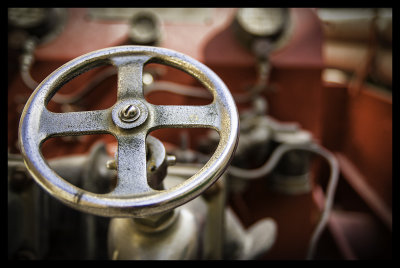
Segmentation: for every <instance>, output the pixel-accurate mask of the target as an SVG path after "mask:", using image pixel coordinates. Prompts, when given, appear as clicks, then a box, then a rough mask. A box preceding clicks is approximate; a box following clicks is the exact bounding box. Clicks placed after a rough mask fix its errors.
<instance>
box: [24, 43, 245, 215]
mask: <svg viewBox="0 0 400 268" xmlns="http://www.w3.org/2000/svg"><path fill="white" fill-rule="evenodd" d="M150 62H156V63H161V64H165V65H169V66H172V67H175V68H177V69H180V70H182V71H184V72H186V73H188V74H190V75H191V76H193V77H195V78H197V79H198V80H199V81H200V82H201V83H202V84H203V85H204V86H205V87H206V88H207V89H208V90H209V91H210V92H211V93H212V95H213V98H214V99H213V102H212V103H211V104H208V105H204V106H175V105H153V104H150V103H148V102H147V101H146V100H145V98H144V94H143V84H142V72H143V67H144V65H145V64H147V63H150ZM106 64H112V65H114V66H115V67H117V69H118V93H117V102H116V103H115V104H114V105H113V106H112V107H110V108H108V109H105V110H95V111H85V112H69V113H53V112H50V111H49V110H48V109H47V108H46V106H47V103H48V102H49V101H50V99H51V98H52V96H54V94H55V93H56V92H57V91H58V90H59V89H60V88H61V87H62V85H64V84H65V83H67V82H69V81H70V80H71V79H72V78H74V77H75V76H77V75H80V74H82V73H83V72H85V71H88V70H90V69H92V68H94V67H97V66H101V65H106ZM238 124H239V122H238V114H237V109H236V106H235V103H234V101H233V98H232V96H231V94H230V92H229V90H228V89H227V87H226V86H225V84H224V83H223V82H222V81H221V79H220V78H219V77H218V76H217V75H216V74H215V73H214V72H212V71H211V70H210V69H209V68H207V67H206V66H204V65H203V64H201V63H199V62H198V61H196V60H194V59H192V58H190V57H188V56H186V55H183V54H181V53H178V52H175V51H172V50H169V49H164V48H158V47H145V46H120V47H111V48H106V49H101V50H97V51H94V52H91V53H88V54H85V55H83V56H81V57H78V58H76V59H74V60H72V61H70V62H68V63H66V64H65V65H63V66H61V67H60V68H58V69H57V70H55V71H54V72H53V73H52V74H51V75H49V76H48V77H47V78H46V79H45V80H44V81H43V82H42V83H41V84H40V85H39V86H38V87H37V88H36V90H35V91H34V93H33V94H32V95H31V97H30V98H29V100H28V102H27V104H26V106H25V108H24V111H23V113H22V117H21V121H20V127H19V142H20V145H21V153H22V155H23V158H24V161H25V164H26V166H27V168H28V170H29V172H30V173H31V175H32V176H33V177H34V179H35V180H36V181H37V183H39V185H41V186H42V187H43V188H44V189H45V190H46V191H47V192H49V193H50V194H51V195H52V196H54V197H56V198H57V199H59V200H60V201H62V202H64V203H66V204H67V205H69V206H71V207H73V208H76V209H78V210H81V211H84V212H89V213H93V214H96V215H101V216H109V217H129V216H139V217H140V216H146V215H151V214H155V213H159V212H163V211H166V210H170V209H172V208H175V207H177V206H180V205H182V204H184V203H186V202H188V201H190V200H192V199H193V198H195V197H196V196H198V195H199V194H201V193H202V192H203V191H204V190H206V189H207V188H208V187H209V186H211V185H212V184H213V183H214V182H215V181H216V180H217V179H218V178H219V177H220V176H221V175H222V173H223V172H224V170H225V168H226V167H227V166H228V164H229V162H230V160H231V158H232V156H233V153H234V150H235V147H236V144H237V139H238ZM171 127H182V128H196V127H206V128H212V129H215V130H217V131H218V133H219V135H220V142H219V145H218V147H217V149H216V151H215V152H214V154H213V155H212V156H211V158H210V160H209V161H208V162H207V163H206V164H205V166H204V167H203V168H201V169H200V170H199V172H197V173H196V174H195V175H193V176H192V177H190V178H189V179H187V180H185V181H184V182H183V183H181V184H179V185H176V186H174V187H172V188H170V189H166V190H155V189H152V188H151V187H150V186H149V184H148V182H147V174H146V173H147V172H146V137H147V135H148V133H150V132H151V131H153V130H155V129H159V128H171ZM98 133H108V134H112V135H114V136H115V137H116V139H117V141H118V151H117V159H116V164H117V172H118V181H117V185H116V187H115V188H114V189H113V190H112V191H111V192H110V193H107V194H97V193H92V192H88V191H86V190H83V189H81V188H79V187H76V186H74V185H72V184H70V183H69V182H67V181H66V180H64V179H63V178H61V177H60V176H58V175H57V174H56V173H55V172H54V171H53V170H52V169H51V168H50V167H49V166H48V164H47V163H46V161H45V160H44V158H43V156H42V154H41V151H40V147H41V144H42V143H43V142H44V141H45V140H46V139H48V138H50V137H54V136H68V135H84V134H98Z"/></svg>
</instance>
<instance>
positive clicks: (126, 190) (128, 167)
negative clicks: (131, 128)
mask: <svg viewBox="0 0 400 268" xmlns="http://www.w3.org/2000/svg"><path fill="white" fill-rule="evenodd" d="M117 171H118V182H117V186H116V188H115V189H114V190H113V191H112V192H111V193H110V194H111V195H118V196H128V195H136V194H138V195H140V194H144V193H146V192H150V191H153V190H152V189H151V188H150V186H149V185H148V183H147V168H146V134H145V133H142V132H140V133H137V134H135V135H127V136H119V137H118V153H117Z"/></svg>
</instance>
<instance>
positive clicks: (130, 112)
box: [119, 104, 140, 123]
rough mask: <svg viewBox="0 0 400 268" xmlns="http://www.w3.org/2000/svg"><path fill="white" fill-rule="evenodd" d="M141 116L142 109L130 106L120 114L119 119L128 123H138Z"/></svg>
mask: <svg viewBox="0 0 400 268" xmlns="http://www.w3.org/2000/svg"><path fill="white" fill-rule="evenodd" d="M139 116H140V109H139V108H138V107H136V106H135V105H133V104H128V105H126V106H125V107H124V108H122V109H121V111H120V112H119V118H120V119H121V120H122V121H124V122H127V123H130V122H134V121H136V120H137V119H138V118H139Z"/></svg>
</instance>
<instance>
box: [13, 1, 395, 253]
mask: <svg viewBox="0 0 400 268" xmlns="http://www.w3.org/2000/svg"><path fill="white" fill-rule="evenodd" d="M127 44H133V45H146V46H159V47H164V48H169V49H173V50H176V51H179V52H181V53H183V54H186V55H189V56H190V57H193V58H194V59H196V60H198V61H200V62H202V63H204V64H205V65H207V66H208V67H209V68H210V69H212V70H213V71H214V72H215V73H216V74H217V75H218V76H219V77H220V78H221V79H222V80H223V81H224V83H225V84H226V85H227V87H228V88H229V90H230V91H231V93H232V95H233V97H234V99H235V102H236V105H237V107H238V110H239V115H240V139H239V144H238V147H237V150H236V154H235V158H234V159H233V161H232V165H231V167H230V168H229V169H228V170H227V172H226V174H225V175H226V178H225V179H224V181H226V189H227V196H226V201H225V202H226V206H227V207H229V208H230V210H231V211H232V213H229V216H228V217H235V219H236V218H237V219H236V220H234V221H232V222H240V223H241V224H242V225H243V228H244V229H247V228H249V227H251V226H254V224H255V223H256V222H258V221H259V220H261V219H264V218H271V219H273V220H274V222H275V223H276V226H277V229H276V230H275V232H276V233H275V235H276V239H273V241H272V240H271V241H270V242H271V245H269V246H270V247H269V250H268V251H266V252H265V253H264V254H262V255H261V256H257V257H258V258H261V259H285V260H286V259H304V258H306V257H307V256H308V255H307V254H308V253H309V252H310V245H312V246H315V248H314V249H313V256H312V257H313V258H315V259H390V258H392V9H391V8H9V9H8V258H9V259H107V258H109V253H108V252H107V243H108V242H107V230H108V225H109V219H108V218H103V217H97V216H88V215H84V214H83V213H81V212H78V211H75V210H73V209H71V208H69V207H65V206H64V205H62V204H60V203H59V202H58V201H55V200H54V199H52V198H51V197H50V196H49V195H48V194H46V193H44V192H43V190H42V189H41V188H39V187H38V186H37V185H36V184H35V183H34V181H33V180H32V178H31V176H30V175H29V173H28V172H27V171H26V168H25V166H24V164H23V162H22V159H21V156H20V151H19V145H18V142H17V140H18V126H19V119H20V117H21V112H22V109H23V107H24V105H25V103H26V101H27V100H28V98H29V96H30V95H31V94H32V92H33V90H34V89H35V88H36V86H37V85H38V84H39V83H40V82H41V81H42V80H43V79H44V78H46V77H47V76H48V75H49V74H50V73H52V72H53V71H54V70H55V69H57V68H58V67H59V66H61V65H63V64H64V63H66V62H67V61H69V60H72V59H74V58H76V57H78V56H81V55H83V54H85V53H88V52H91V51H94V50H97V49H101V48H106V47H111V46H119V45H127ZM116 75H117V73H116V70H115V69H113V68H103V67H102V68H96V69H93V70H91V71H88V72H87V73H85V74H83V75H81V76H79V77H77V78H75V79H73V80H72V81H71V82H70V83H68V84H66V85H65V86H63V87H62V88H61V89H60V90H59V91H58V93H57V94H56V95H55V96H54V97H53V99H52V100H51V101H50V103H49V105H48V109H49V110H51V111H53V112H70V111H88V110H96V109H103V108H108V107H111V106H112V105H113V103H115V101H116V81H117V76H116ZM143 84H144V88H145V92H146V99H147V100H148V101H149V102H150V103H153V104H170V105H174V104H175V105H182V104H191V105H202V104H207V103H210V101H211V98H212V96H211V95H210V94H209V93H208V92H207V91H206V90H205V89H204V88H202V87H201V85H200V84H199V83H198V82H197V81H196V80H195V79H193V78H192V77H190V76H189V75H187V74H186V73H183V72H181V71H178V70H175V69H173V68H170V67H166V66H163V65H159V64H155V63H151V64H148V65H146V66H145V70H144V75H143ZM151 135H152V136H154V137H156V138H157V139H159V140H161V141H162V142H163V144H164V146H165V149H166V151H167V153H168V154H170V155H174V156H175V158H176V162H177V163H186V164H199V163H204V162H205V161H206V159H207V156H209V153H210V151H212V150H213V148H214V147H215V145H216V142H217V141H218V137H217V136H218V135H216V133H215V132H212V131H211V132H210V131H208V130H206V129H163V130H157V131H154V133H152V134H151ZM99 142H100V143H99ZM115 144H116V140H115V138H114V137H113V136H111V135H86V136H74V137H58V138H52V139H49V140H47V141H46V142H45V143H44V144H43V147H42V153H43V155H44V157H45V158H46V159H47V160H48V161H49V162H51V163H52V165H54V166H56V167H57V165H58V164H59V166H58V169H57V171H58V172H59V173H60V174H61V173H63V172H65V174H68V175H69V176H71V177H73V178H77V181H75V183H76V184H77V185H81V183H83V181H78V180H81V179H83V178H86V181H92V180H91V179H90V177H92V178H103V180H102V181H103V186H101V185H100V186H99V185H97V186H96V187H100V188H97V190H99V191H101V189H104V187H107V183H109V181H107V178H110V177H112V176H113V173H112V171H110V169H107V168H105V167H104V165H103V164H104V161H106V160H105V159H107V160H109V159H110V157H112V156H113V155H114V153H115V148H116V145H115ZM315 144H319V145H320V146H322V147H319V146H318V148H319V149H320V148H325V149H326V150H323V151H318V150H317V149H315V148H314V147H312V146H314V145H315ZM309 145H310V146H311V147H310V146H309ZM282 146H283V147H282ZM307 146H308V147H307ZM303 147H304V148H306V147H307V148H308V149H307V150H296V148H303ZM309 148H314V149H315V151H316V152H318V153H317V154H312V150H310V149H309ZM279 150H281V151H279ZM285 150H287V151H285ZM328 151H329V152H331V153H330V154H329V156H332V155H333V156H334V157H335V159H336V161H337V164H338V166H337V172H338V174H337V175H338V180H337V184H336V185H334V186H335V187H334V189H333V190H334V197H333V194H329V191H328V190H329V189H330V188H329V186H330V185H331V184H330V180H329V178H331V177H332V174H331V171H332V168H333V166H332V165H331V164H330V162H329V161H328V162H327V161H324V159H323V157H322V158H321V157H318V155H320V156H321V155H322V156H326V154H325V155H324V154H323V153H321V152H328ZM66 156H67V158H65V157H66ZM315 156H317V157H315ZM60 157H64V158H60ZM68 157H71V158H70V159H69V160H68ZM60 159H61V160H60ZM274 159H275V160H274ZM328 159H329V157H328ZM58 160H60V161H61V162H62V161H64V162H62V163H61V162H57V161H58ZM65 161H67V162H65ZM68 161H70V162H68ZM274 161H275V162H274ZM273 162H274V165H272V164H271V163H273ZM60 163H61V164H60ZM66 163H67V164H66ZM98 163H103V164H102V165H99V166H96V165H98ZM268 163H269V164H268ZM78 166H80V167H81V168H78ZM65 167H74V168H65ZM74 172H75V173H76V174H74ZM82 187H92V186H88V185H86V186H85V185H83V186H82ZM102 187H103V188H102ZM333 198H334V199H333ZM327 199H329V200H328V201H331V207H330V208H329V217H326V218H325V219H326V222H325V224H324V226H323V227H324V228H323V229H322V230H320V231H318V232H317V230H318V227H319V226H321V225H320V223H321V222H322V221H321V217H322V216H323V215H324V211H326V209H327V207H326V204H328V202H326V201H327ZM235 228H236V227H235ZM235 228H233V229H235ZM235 230H241V229H240V228H239V229H238V228H236V229H235ZM238 237H241V238H243V237H244V236H239V235H238ZM313 237H314V238H315V237H316V238H317V239H318V243H313V242H312V241H313ZM243 239H245V238H243ZM272 242H273V243H272ZM231 244H235V243H231ZM239 244H240V243H239ZM236 245H238V244H236ZM250 255H251V254H250ZM250 255H248V256H250ZM253 257H254V256H253Z"/></svg>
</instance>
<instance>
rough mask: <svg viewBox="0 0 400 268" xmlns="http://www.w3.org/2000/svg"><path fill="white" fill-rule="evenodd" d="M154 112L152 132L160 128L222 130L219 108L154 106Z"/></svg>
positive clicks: (210, 106) (208, 106)
mask: <svg viewBox="0 0 400 268" xmlns="http://www.w3.org/2000/svg"><path fill="white" fill-rule="evenodd" d="M152 108H153V109H152V110H153V112H154V116H153V118H154V120H153V124H152V126H151V127H150V130H154V129H158V128H179V127H181V128H202V127H204V128H214V129H216V130H220V118H219V113H218V109H217V106H216V105H215V104H214V103H212V104H209V105H205V106H182V105H152Z"/></svg>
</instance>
